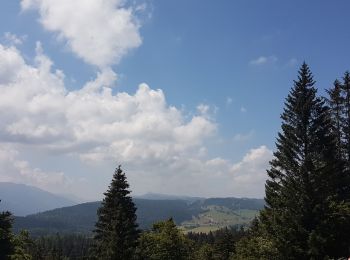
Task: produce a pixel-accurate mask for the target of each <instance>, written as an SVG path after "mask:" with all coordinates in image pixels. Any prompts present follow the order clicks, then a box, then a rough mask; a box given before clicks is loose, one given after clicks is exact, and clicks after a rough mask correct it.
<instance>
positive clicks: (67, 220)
mask: <svg viewBox="0 0 350 260" xmlns="http://www.w3.org/2000/svg"><path fill="white" fill-rule="evenodd" d="M133 201H134V203H135V205H136V208H137V211H136V214H137V222H138V224H139V227H140V228H141V229H148V228H150V227H151V226H152V224H153V223H155V222H157V221H160V220H165V219H168V218H170V217H172V218H173V219H174V221H175V222H176V224H177V225H182V224H183V223H187V224H186V226H187V227H188V226H193V225H194V226H196V227H198V225H201V222H203V221H195V222H193V221H192V220H194V219H198V218H201V219H202V220H203V217H204V218H205V216H204V215H203V214H206V215H208V214H209V215H210V216H211V214H210V212H213V214H214V216H216V215H218V212H219V214H221V213H220V211H222V210H224V211H225V212H226V213H227V214H226V215H227V216H228V217H229V218H230V219H231V221H230V222H228V221H227V220H225V221H222V220H221V221H220V219H218V221H216V220H214V219H213V220H212V221H213V223H214V222H215V227H223V226H225V224H224V223H223V222H227V223H231V224H246V223H249V221H251V220H252V219H253V218H254V216H255V214H257V212H258V211H259V210H260V209H261V208H262V207H263V205H264V201H263V200H262V199H238V198H223V199H220V198H214V199H203V200H198V201H195V202H193V203H189V202H188V201H186V200H164V199H163V200H151V199H139V198H134V199H133ZM250 202H251V203H250ZM100 205H101V202H99V201H96V202H88V203H83V204H78V205H75V206H70V207H64V208H58V209H54V210H50V211H46V212H42V213H38V214H33V215H29V216H26V217H16V219H15V225H14V228H15V231H16V232H18V231H19V230H21V229H27V230H29V231H30V233H31V234H33V235H36V236H37V235H46V234H54V233H57V232H59V233H79V234H91V232H92V230H93V229H94V224H95V222H96V220H97V215H96V212H97V209H98V208H99V207H100ZM243 210H248V211H250V212H251V211H253V212H251V213H250V215H249V216H248V217H247V214H245V216H242V217H241V216H239V214H240V212H243ZM201 216H202V217H201ZM218 217H220V216H218ZM204 222H205V221H204ZM191 223H193V224H191ZM198 223H199V224H198ZM220 225H221V226H220ZM206 226H208V225H206Z"/></svg>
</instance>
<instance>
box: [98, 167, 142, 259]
mask: <svg viewBox="0 0 350 260" xmlns="http://www.w3.org/2000/svg"><path fill="white" fill-rule="evenodd" d="M128 188H129V184H128V183H127V181H126V177H125V174H124V172H123V171H122V170H121V168H120V166H119V167H118V168H117V169H116V170H115V173H114V175H113V179H112V182H111V185H110V186H109V189H108V190H107V192H106V193H104V195H105V198H104V199H103V201H102V205H101V207H100V208H99V210H98V212H97V214H98V221H97V223H96V229H95V230H94V233H95V237H94V240H95V246H94V250H93V253H94V256H95V258H97V259H101V260H102V259H103V260H129V259H133V257H134V253H135V249H136V246H137V240H138V236H139V231H138V228H137V227H138V225H137V223H136V207H135V205H134V203H133V201H132V198H131V196H130V195H129V194H130V191H129V190H128Z"/></svg>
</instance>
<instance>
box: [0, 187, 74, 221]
mask: <svg viewBox="0 0 350 260" xmlns="http://www.w3.org/2000/svg"><path fill="white" fill-rule="evenodd" d="M0 200H1V203H0V211H4V210H9V211H11V212H12V214H14V215H16V216H25V215H28V214H34V213H38V212H42V211H47V210H51V209H55V208H61V207H67V206H72V205H75V204H77V202H75V201H74V200H71V199H67V198H65V197H63V196H60V195H55V194H53V193H50V192H47V191H44V190H41V189H39V188H36V187H33V186H28V185H24V184H16V183H11V182H0Z"/></svg>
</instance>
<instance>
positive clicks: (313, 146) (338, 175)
mask: <svg viewBox="0 0 350 260" xmlns="http://www.w3.org/2000/svg"><path fill="white" fill-rule="evenodd" d="M314 84H315V82H314V80H313V76H312V73H311V72H310V69H309V67H308V66H307V65H306V64H305V63H304V64H303V65H302V67H301V68H300V70H299V75H298V80H296V81H294V87H293V88H292V90H291V92H290V94H289V95H288V97H287V99H286V102H285V109H284V112H283V113H282V115H281V118H282V131H281V132H280V133H279V134H278V138H277V143H276V145H277V151H276V152H275V153H274V159H273V160H272V161H271V162H270V164H271V168H270V170H268V176H269V179H268V180H267V182H266V186H265V187H266V197H265V199H266V204H267V206H266V208H265V209H264V210H263V211H262V214H261V218H260V220H261V224H260V225H261V226H263V227H264V228H265V229H266V233H267V235H268V237H269V239H270V240H271V241H273V245H274V246H275V247H276V248H277V251H278V252H279V254H280V259H321V258H322V259H323V257H325V256H330V257H338V256H347V255H348V253H349V252H348V245H349V244H348V242H349V235H348V234H347V230H348V227H349V223H350V222H349V215H348V214H349V212H348V206H347V204H346V203H344V201H343V196H341V195H340V194H341V193H342V192H343V191H344V189H345V186H346V185H347V184H346V182H345V179H346V178H345V174H344V170H343V165H342V161H340V160H339V158H338V156H337V146H336V142H337V141H336V140H337V138H336V136H335V134H334V131H332V120H331V115H330V111H329V108H328V107H327V106H325V103H324V101H323V100H322V99H320V98H318V97H317V96H316V92H317V91H316V89H315V88H314Z"/></svg>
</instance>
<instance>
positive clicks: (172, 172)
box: [134, 146, 272, 198]
mask: <svg viewBox="0 0 350 260" xmlns="http://www.w3.org/2000/svg"><path fill="white" fill-rule="evenodd" d="M271 159H272V151H271V150H269V149H268V148H267V147H266V146H260V147H258V148H255V149H251V150H250V151H249V152H248V153H247V154H246V155H245V156H244V157H243V158H242V160H240V161H239V162H237V163H232V162H231V161H230V160H226V159H223V158H220V157H216V158H212V159H206V160H205V159H202V160H201V159H199V158H195V157H193V156H192V157H188V156H187V157H186V156H180V157H177V158H176V160H173V161H172V163H170V164H167V165H163V166H159V167H158V168H157V171H156V172H154V175H153V178H152V179H150V178H149V174H148V173H147V171H149V170H150V168H148V167H146V168H144V169H143V170H141V171H138V174H137V175H136V174H135V175H134V176H135V178H137V179H138V180H139V181H140V182H142V183H143V184H144V185H145V187H156V189H157V190H158V191H159V192H163V193H168V194H189V195H193V196H208V197H214V196H222V197H227V196H235V197H242V196H245V197H252V198H263V197H264V194H265V192H264V191H265V189H264V187H265V186H264V184H265V181H266V179H267V173H266V169H267V167H268V162H269V161H270V160H271ZM144 191H145V192H146V191H149V190H144Z"/></svg>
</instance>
